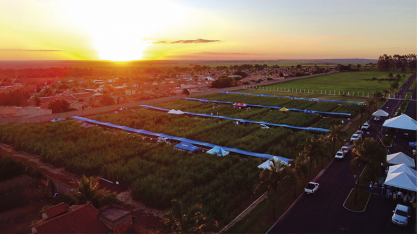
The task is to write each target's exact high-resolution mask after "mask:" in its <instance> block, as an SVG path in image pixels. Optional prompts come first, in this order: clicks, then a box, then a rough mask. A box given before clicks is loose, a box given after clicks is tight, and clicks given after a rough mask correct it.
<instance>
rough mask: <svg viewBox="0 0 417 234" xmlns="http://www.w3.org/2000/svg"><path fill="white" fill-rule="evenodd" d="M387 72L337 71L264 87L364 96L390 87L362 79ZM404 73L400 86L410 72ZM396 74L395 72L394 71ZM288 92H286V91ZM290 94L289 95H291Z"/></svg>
mask: <svg viewBox="0 0 417 234" xmlns="http://www.w3.org/2000/svg"><path fill="white" fill-rule="evenodd" d="M388 74H389V73H388V72H339V73H334V74H329V75H324V76H318V77H313V78H308V79H300V80H294V81H289V82H284V83H278V84H273V85H268V86H265V88H266V89H278V90H281V89H282V90H288V89H290V90H294V91H296V90H297V91H300V89H301V91H302V92H304V90H305V92H306V93H307V92H308V91H310V93H311V92H312V91H314V93H317V92H318V93H319V94H320V93H323V94H324V93H327V94H328V93H329V92H331V93H332V94H333V93H334V92H336V95H339V92H340V95H341V96H342V95H343V92H344V93H345V94H347V93H348V92H349V94H350V95H353V92H355V96H357V94H358V92H359V94H360V95H361V96H362V95H363V94H365V96H366V95H367V94H368V93H369V95H372V93H374V92H375V91H381V92H382V91H383V90H385V89H388V88H389V87H390V83H391V82H389V81H386V80H384V81H379V80H372V81H371V80H364V79H372V78H373V77H376V78H378V79H381V78H388ZM400 74H401V75H402V74H406V78H402V79H401V81H400V86H401V85H402V84H403V83H404V82H405V81H406V80H407V79H408V77H409V76H410V74H408V73H400ZM394 75H396V73H394ZM287 93H288V92H287ZM292 94H293V93H292ZM292 94H291V95H292ZM287 95H288V94H287ZM313 96H317V94H315V95H313Z"/></svg>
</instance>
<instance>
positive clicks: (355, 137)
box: [350, 133, 361, 142]
mask: <svg viewBox="0 0 417 234" xmlns="http://www.w3.org/2000/svg"><path fill="white" fill-rule="evenodd" d="M359 137H361V135H359V134H356V133H355V134H353V135H352V137H351V138H350V141H352V142H353V141H357V140H358V139H359Z"/></svg>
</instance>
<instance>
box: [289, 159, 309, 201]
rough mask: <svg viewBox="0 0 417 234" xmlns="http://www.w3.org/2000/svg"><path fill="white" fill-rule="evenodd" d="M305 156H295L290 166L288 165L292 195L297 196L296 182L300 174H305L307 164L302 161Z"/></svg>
mask: <svg viewBox="0 0 417 234" xmlns="http://www.w3.org/2000/svg"><path fill="white" fill-rule="evenodd" d="M304 161H305V157H304V156H303V155H300V156H298V157H296V158H295V159H294V160H293V161H292V162H291V166H290V167H288V177H287V178H288V181H290V182H292V183H294V197H297V182H298V181H299V180H300V177H301V176H302V175H304V176H307V170H308V168H307V165H306V164H305V163H304Z"/></svg>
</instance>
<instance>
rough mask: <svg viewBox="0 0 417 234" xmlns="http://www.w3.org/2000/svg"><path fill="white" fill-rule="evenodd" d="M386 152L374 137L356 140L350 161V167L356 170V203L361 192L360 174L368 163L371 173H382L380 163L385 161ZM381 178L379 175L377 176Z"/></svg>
mask: <svg viewBox="0 0 417 234" xmlns="http://www.w3.org/2000/svg"><path fill="white" fill-rule="evenodd" d="M385 155H386V152H385V150H383V149H382V148H381V147H380V146H379V145H378V143H377V142H376V141H375V140H374V139H373V138H365V139H363V138H360V139H359V140H357V141H355V143H354V149H353V151H352V156H353V159H352V160H351V161H350V168H351V169H352V171H353V172H355V171H356V178H357V181H356V183H357V184H356V185H357V187H356V189H357V193H356V198H355V204H357V203H358V193H359V183H360V181H359V179H360V178H359V174H360V172H361V171H362V169H363V168H364V166H365V165H367V166H368V167H369V168H370V171H371V173H380V170H379V166H380V163H381V162H383V161H384V159H385ZM377 178H379V176H378V177H377Z"/></svg>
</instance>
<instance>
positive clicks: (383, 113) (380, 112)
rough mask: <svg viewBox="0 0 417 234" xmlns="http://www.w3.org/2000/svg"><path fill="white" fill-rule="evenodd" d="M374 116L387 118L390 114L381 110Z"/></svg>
mask: <svg viewBox="0 0 417 234" xmlns="http://www.w3.org/2000/svg"><path fill="white" fill-rule="evenodd" d="M372 116H378V117H387V116H388V113H387V112H385V111H383V110H381V109H379V110H377V111H375V112H374V113H373V114H372Z"/></svg>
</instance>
